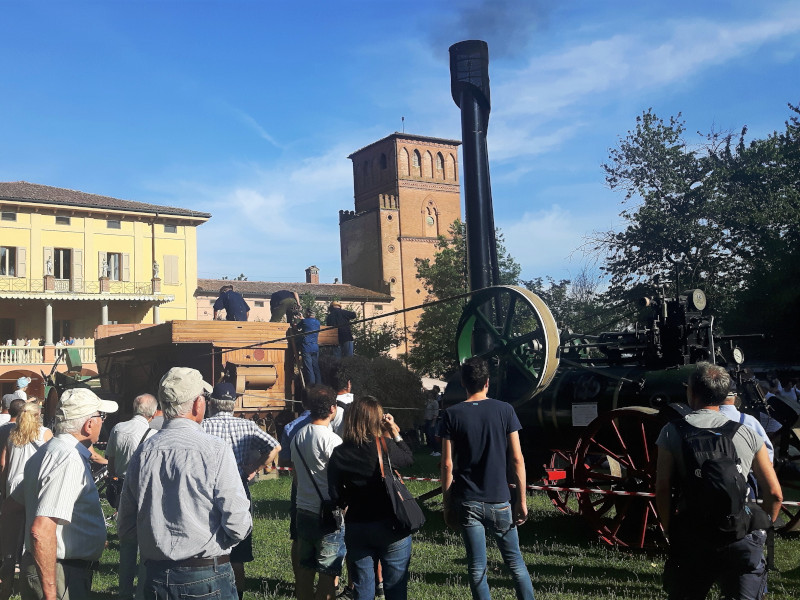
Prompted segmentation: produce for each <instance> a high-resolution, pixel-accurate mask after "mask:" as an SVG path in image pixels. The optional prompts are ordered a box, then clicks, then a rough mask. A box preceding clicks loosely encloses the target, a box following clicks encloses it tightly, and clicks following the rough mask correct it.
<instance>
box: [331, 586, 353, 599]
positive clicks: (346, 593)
mask: <svg viewBox="0 0 800 600" xmlns="http://www.w3.org/2000/svg"><path fill="white" fill-rule="evenodd" d="M336 597H337V598H344V599H345V600H353V598H355V590H354V589H353V588H351V587H346V588H344V589H343V590H342V591H341V592H339V595H338V596H336Z"/></svg>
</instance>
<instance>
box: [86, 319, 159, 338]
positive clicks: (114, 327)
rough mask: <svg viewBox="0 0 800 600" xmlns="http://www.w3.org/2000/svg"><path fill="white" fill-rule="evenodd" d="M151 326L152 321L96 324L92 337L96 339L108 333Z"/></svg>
mask: <svg viewBox="0 0 800 600" xmlns="http://www.w3.org/2000/svg"><path fill="white" fill-rule="evenodd" d="M152 326H153V324H152V323H112V324H110V325H98V326H97V327H95V328H94V339H96V340H97V339H100V338H104V337H108V336H110V335H120V334H122V333H129V332H131V331H139V330H140V329H146V328H147V327H152Z"/></svg>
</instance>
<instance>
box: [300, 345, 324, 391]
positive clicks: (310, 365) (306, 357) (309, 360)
mask: <svg viewBox="0 0 800 600" xmlns="http://www.w3.org/2000/svg"><path fill="white" fill-rule="evenodd" d="M302 356H303V377H304V378H305V380H306V385H314V384H315V383H322V373H320V372H319V352H308V353H303V355H302Z"/></svg>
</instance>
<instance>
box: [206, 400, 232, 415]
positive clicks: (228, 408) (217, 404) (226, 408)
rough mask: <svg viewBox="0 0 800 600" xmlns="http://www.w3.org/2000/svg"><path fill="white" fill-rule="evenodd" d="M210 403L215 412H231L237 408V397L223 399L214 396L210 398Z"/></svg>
mask: <svg viewBox="0 0 800 600" xmlns="http://www.w3.org/2000/svg"><path fill="white" fill-rule="evenodd" d="M208 400H209V403H210V404H211V408H213V409H214V412H215V413H221V412H225V413H229V412H233V409H234V408H236V399H235V398H234V399H232V400H222V399H221V398H214V397H211V398H209V399H208Z"/></svg>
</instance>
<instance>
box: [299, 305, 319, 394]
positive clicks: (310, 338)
mask: <svg viewBox="0 0 800 600" xmlns="http://www.w3.org/2000/svg"><path fill="white" fill-rule="evenodd" d="M320 327H322V325H321V324H320V322H319V321H318V320H317V319H315V318H314V312H313V311H312V310H311V309H310V308H307V309H306V312H305V318H303V319H300V321H299V322H298V323H297V330H298V331H299V332H301V333H302V334H303V339H302V341H301V342H300V356H301V357H302V359H303V378H304V379H305V383H306V386H310V385H314V384H317V383H319V384H321V383H322V374H321V373H320V371H319V343H318V342H317V340H318V339H319V330H320Z"/></svg>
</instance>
